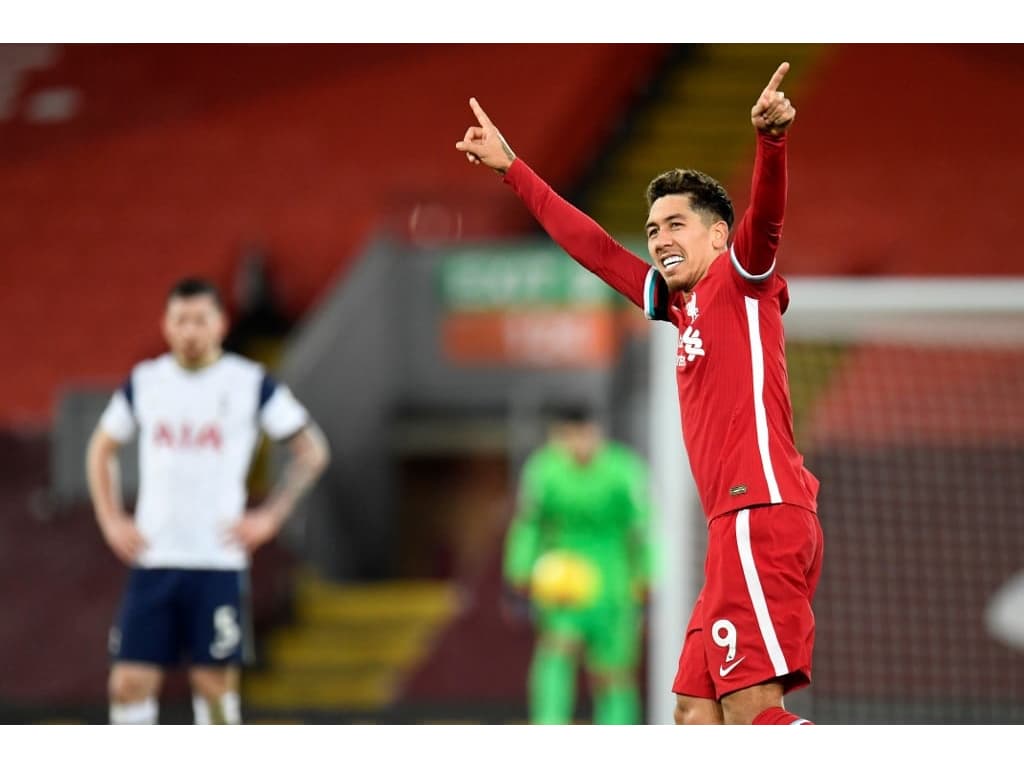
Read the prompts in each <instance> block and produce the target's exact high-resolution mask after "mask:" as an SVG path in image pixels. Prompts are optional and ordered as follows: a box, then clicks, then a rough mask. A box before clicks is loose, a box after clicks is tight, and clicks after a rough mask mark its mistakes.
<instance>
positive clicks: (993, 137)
mask: <svg viewBox="0 0 1024 768" xmlns="http://www.w3.org/2000/svg"><path fill="white" fill-rule="evenodd" d="M783 60H788V61H789V62H790V63H791V65H792V68H791V71H790V74H789V75H788V76H787V78H786V82H785V86H784V89H785V92H786V94H787V95H788V96H790V98H791V99H792V100H793V102H794V104H795V106H796V107H797V110H798V117H797V121H796V123H795V125H794V128H793V130H792V137H791V141H790V160H789V163H790V202H789V207H788V213H787V219H786V231H785V236H784V238H783V246H782V250H781V252H780V265H781V269H782V272H783V274H784V275H785V276H786V277H787V278H790V279H791V282H792V284H793V297H794V299H793V310H794V315H793V317H794V320H793V323H794V327H793V333H792V335H791V336H790V339H789V341H790V351H789V354H790V377H791V386H792V390H793V398H794V409H795V420H796V429H797V437H798V442H799V444H800V446H801V448H802V450H803V452H804V453H805V456H806V459H807V464H808V466H809V468H810V469H811V470H812V471H813V472H814V473H815V474H816V475H817V476H818V477H819V478H820V479H821V481H822V491H821V497H820V506H821V510H820V514H821V519H822V524H823V527H824V530H825V534H826V542H827V547H826V559H825V569H824V574H823V577H822V584H821V587H820V591H819V594H818V598H817V601H816V606H815V607H816V612H817V617H818V641H817V647H816V658H815V681H814V685H813V686H812V690H811V691H810V692H808V693H807V694H802V695H804V696H805V698H804V699H803V700H802V707H801V708H800V709H799V710H798V711H800V712H801V714H803V715H805V716H807V717H810V718H811V719H814V720H815V721H817V722H822V723H844V722H864V723H871V722H942V723H945V722H949V723H990V722H991V723H999V722H1020V721H1021V720H1022V719H1024V699H1022V695H1024V688H1022V683H1024V655H1022V654H1024V640H1022V639H1021V633H1020V629H1019V625H1020V623H1021V622H1020V621H1019V620H1017V619H1016V618H1015V617H1019V616H1021V615H1024V608H1022V607H1021V605H1020V603H1015V602H1014V595H1015V594H1016V593H1015V592H1013V591H1012V590H1010V591H1007V590H1006V588H1007V585H1009V586H1013V583H1014V576H1015V575H1016V574H1017V573H1018V572H1019V571H1021V570H1024V508H1022V505H1021V498H1022V492H1024V452H1022V448H1024V391H1022V385H1024V384H1022V383H1024V322H1022V321H1024V314H1021V307H1022V302H1021V299H1020V297H1021V293H1020V292H1019V291H1018V288H1019V287H1020V286H1021V285H1024V284H1022V283H1019V282H1018V281H1019V280H1020V279H1021V276H1022V272H1024V269H1022V267H1021V263H1022V258H1021V257H1022V254H1021V252H1020V246H1019V242H1020V239H1019V236H1018V235H1019V230H1020V210H1021V208H1022V204H1024V193H1022V191H1021V184H1020V173H1019V169H1021V168H1024V143H1022V142H1021V141H1020V130H1021V129H1020V126H1021V122H1022V119H1024V106H1022V105H1024V47H1022V46H1019V45H933V44H907V45H895V44H893V45H889V44H877V45H876V44H871V45H868V44H840V45H827V44H814V45H810V44H799V45H797V44H794V45H785V44H692V45H662V44H511V43H510V44H488V45H483V44H480V45H477V44H457V45H456V44H453V45H447V44H365V45H364V44H337V45H213V44H211V45H184V44H182V45H178V44H160V45H134V44H118V45H99V44H79V45H44V44H7V45H0V200H2V205H0V264H2V271H0V275H2V277H0V333H2V335H3V336H2V347H0V348H2V349H3V351H4V356H5V359H6V374H5V375H4V376H3V377H0V608H2V610H0V670H2V671H0V720H2V721H4V722H32V723H41V722H65V721H71V722H96V723H99V722H105V721H106V716H107V715H106V694H105V684H106V674H107V656H106V638H107V630H108V628H109V626H110V623H111V620H112V618H113V616H114V611H115V609H116V606H117V601H118V599H119V597H120V592H121V588H122V585H123V579H124V576H125V571H124V569H123V567H122V566H121V565H120V563H119V562H118V561H117V560H116V559H115V557H114V556H113V555H112V554H111V552H110V551H109V550H108V549H107V548H106V546H105V545H104V543H103V540H102V538H101V536H100V533H99V531H98V529H97V527H96V525H95V522H94V518H93V513H92V509H91V506H90V504H89V502H88V496H87V491H86V486H85V477H84V450H85V444H86V440H87V438H88V435H89V433H90V432H91V430H92V429H93V427H94V426H95V423H96V420H97V419H98V417H99V413H100V411H101V409H102V408H103V406H104V405H105V403H106V401H107V399H108V397H109V395H110V393H111V391H112V390H113V388H114V387H115V386H117V385H118V384H119V383H120V381H122V380H123V378H124V377H125V376H126V374H127V373H128V371H129V370H130V368H131V366H132V365H133V364H134V363H135V362H137V361H138V360H140V359H142V358H145V357H150V356H155V355H158V354H160V353H161V352H162V351H163V350H164V346H163V342H162V339H161V336H160V332H159V320H160V316H161V313H162V310H163V305H164V299H165V296H166V292H167V290H168V289H169V287H170V285H171V284H172V283H173V282H174V281H175V280H177V279H178V278H179V277H182V276H184V275H186V274H196V273H198V274H202V275H206V276H208V277H209V278H211V279H212V280H213V281H214V282H216V283H217V284H218V285H219V286H220V287H221V289H222V290H223V292H224V294H225V296H226V297H227V300H228V304H229V309H230V312H231V317H232V322H233V328H232V333H231V336H230V337H229V339H228V342H227V346H228V347H229V348H231V349H234V350H236V351H239V352H241V353H243V354H246V355H249V356H250V357H253V358H255V359H258V360H260V361H262V362H264V363H265V364H266V365H267V366H268V367H269V368H270V369H271V370H272V371H274V373H275V374H276V375H277V376H278V377H279V378H280V379H282V380H284V381H285V382H287V383H288V384H289V385H290V386H291V387H292V388H293V389H294V390H295V392H296V393H297V395H298V396H299V398H300V399H301V400H302V401H303V402H304V403H306V404H307V405H308V407H309V408H310V410H311V412H312V413H313V415H314V417H315V418H316V420H317V421H318V422H319V424H320V425H322V427H323V428H324V430H325V432H326V433H327V436H328V439H329V440H330V442H331V445H332V448H333V463H332V465H331V467H330V468H329V469H328V471H327V473H326V474H325V476H324V478H323V479H322V480H321V481H320V483H319V484H318V486H317V488H316V489H315V491H314V492H313V493H312V494H311V496H310V497H309V498H308V499H307V500H306V501H305V502H304V504H303V505H302V508H301V509H300V510H299V511H298V513H297V514H296V516H295V518H294V519H293V520H292V521H291V522H290V524H289V526H288V528H287V529H286V530H285V531H284V533H283V535H282V536H281V537H280V538H279V539H278V540H277V541H276V542H274V543H273V544H271V545H268V546H267V547H266V548H265V549H263V550H261V551H260V552H258V554H257V556H256V558H255V563H254V568H253V604H254V619H255V629H256V641H257V647H256V650H257V658H256V662H255V664H254V665H253V667H252V668H250V669H249V670H248V671H247V672H246V674H245V677H244V683H243V711H244V713H245V715H246V717H247V719H248V720H249V721H250V722H308V723H317V722H342V723H355V722H360V723H362V722H366V723H373V722H390V723H419V722H466V723H473V722H490V723H502V722H523V721H524V720H525V717H526V703H525V678H526V667H527V663H528V661H529V656H530V653H531V650H532V643H533V635H532V632H531V629H530V627H529V626H527V625H523V624H510V623H508V622H507V621H505V620H504V619H503V617H502V615H501V612H500V610H499V601H498V597H499V592H500V579H499V574H500V557H501V547H502V543H503V539H504V535H505V532H506V528H507V525H508V521H509V518H510V515H511V512H512V508H513V503H514V495H515V487H516V483H517V482H518V471H519V468H520V466H521V463H522V461H523V459H524V457H525V455H526V453H527V452H528V451H529V450H530V449H532V448H533V447H536V445H538V444H539V442H540V441H541V439H542V438H543V436H544V433H543V429H542V424H541V422H540V416H539V407H540V405H541V403H542V402H543V401H544V400H545V399H546V398H548V397H550V396H552V395H567V394H571V395H576V396H579V397H583V398H586V399H589V400H590V401H591V402H594V403H596V404H598V406H599V408H600V410H601V413H602V416H603V419H604V421H605V425H606V428H607V430H608V432H609V433H610V434H611V435H612V436H614V437H616V438H618V439H620V440H623V441H625V442H628V443H630V444H631V445H633V446H634V447H636V448H637V449H638V450H640V451H641V452H643V453H645V454H648V455H650V456H651V458H652V459H653V458H655V457H654V456H653V453H654V452H655V450H656V449H655V448H653V447H652V445H653V442H652V429H651V424H652V423H653V424H660V423H662V421H664V420H667V421H668V423H670V424H671V425H672V426H671V428H672V429H673V430H676V432H675V434H678V432H677V430H678V413H677V405H676V401H675V396H674V394H671V396H670V397H669V398H668V399H667V400H666V398H663V397H661V398H657V402H655V400H656V398H655V397H654V396H653V394H652V393H655V392H657V391H658V390H657V389H656V388H655V387H654V386H653V382H652V370H654V369H653V368H652V365H651V362H650V360H651V354H650V353H651V347H652V339H651V331H650V329H649V327H648V326H647V325H646V324H645V322H644V321H643V320H642V317H641V313H640V312H639V311H638V310H635V309H634V308H632V307H631V306H627V305H626V304H625V303H624V302H623V301H622V300H620V299H619V298H618V297H617V296H615V295H614V294H612V293H611V292H610V291H609V290H607V289H605V288H604V286H603V285H602V284H600V283H599V282H597V281H596V280H595V279H592V278H591V276H590V275H589V274H588V273H585V272H584V271H583V270H581V269H580V268H579V267H577V266H576V265H575V264H574V263H573V262H571V261H570V260H568V259H567V258H566V257H565V256H564V255H562V254H561V253H560V252H559V251H558V250H557V249H555V248H553V247H552V246H551V244H550V242H549V241H548V240H547V239H546V238H545V237H544V236H543V233H542V232H541V231H540V230H539V229H538V228H537V226H536V225H535V224H534V222H533V220H532V219H531V218H530V217H529V215H528V214H527V213H526V211H525V209H524V208H523V207H522V205H521V204H520V202H519V200H518V199H517V198H516V197H515V195H514V194H512V192H511V191H510V190H508V189H507V188H505V187H504V185H502V184H501V182H500V180H499V179H498V178H497V177H496V176H495V175H494V174H493V173H491V172H489V171H487V170H486V169H482V168H477V167H473V166H470V165H469V164H468V163H467V162H466V160H465V158H464V157H463V156H461V155H459V154H458V153H457V152H456V151H455V150H454V148H453V145H454V142H455V141H456V140H458V139H460V138H461V137H462V135H463V133H464V132H465V130H466V127H467V126H468V125H470V123H471V122H472V120H471V118H472V115H471V112H470V110H469V108H468V106H467V100H468V98H469V97H470V96H476V97H477V98H478V99H479V100H480V102H481V104H482V105H483V107H484V109H486V110H487V111H488V113H489V114H490V116H491V117H492V119H493V120H494V121H495V123H496V124H497V125H498V126H499V127H500V128H501V130H502V132H503V134H504V135H505V136H506V138H507V139H508V140H509V142H510V144H511V145H512V147H513V148H514V149H515V150H516V152H517V153H518V154H519V155H520V156H521V157H522V158H523V159H524V160H526V161H527V162H528V163H530V164H531V166H532V167H533V168H534V169H535V170H537V171H538V173H540V174H541V175H542V176H543V177H544V178H545V179H546V180H547V181H549V182H550V183H551V184H552V186H553V187H554V188H555V189H556V190H558V191H560V192H561V193H562V194H563V195H564V196H566V197H567V198H569V199H570V200H571V201H572V202H574V203H575V204H577V205H578V206H580V207H581V208H583V209H584V210H586V211H587V212H588V213H590V214H591V215H593V216H594V218H596V219H597V220H598V221H599V222H600V223H602V224H603V225H604V226H605V228H606V229H608V230H609V231H610V232H611V233H612V234H614V235H615V236H616V237H617V238H619V239H620V240H621V241H622V242H624V243H626V244H627V245H629V246H631V247H633V248H634V250H635V251H636V252H638V253H641V254H642V253H645V248H644V245H643V242H642V224H643V221H644V217H645V215H646V208H645V205H644V201H643V193H644V189H645V187H646V183H647V181H648V180H649V179H650V178H651V177H652V176H654V175H656V174H657V173H659V172H660V171H662V170H665V169H667V168H671V167H696V168H700V169H702V170H704V171H707V172H708V173H710V174H712V175H713V176H716V177H717V178H719V179H720V180H722V181H723V182H724V183H725V184H726V186H727V188H728V189H729V190H730V191H731V193H732V195H733V198H734V203H735V204H736V207H737V210H738V211H742V209H743V208H744V207H745V205H746V200H747V195H748V191H749V179H750V174H751V163H752V159H753V149H754V137H753V129H752V128H751V126H750V123H749V110H750V107H751V105H752V104H753V102H754V100H755V99H756V97H757V95H758V94H759V93H760V90H761V89H762V88H763V87H764V84H765V83H766V82H767V80H768V78H769V77H770V75H771V73H772V72H773V71H774V70H775V68H776V67H777V66H778V64H779V63H780V62H781V61H783ZM951 95H952V96H951ZM805 299H806V301H805V311H804V314H800V310H799V306H800V303H801V301H804V300H805ZM815 312H817V313H818V314H814V313H815ZM872 319H874V320H877V321H878V322H877V323H873V324H872V323H869V324H868V325H867V326H865V320H872ZM788 322H789V321H788V320H787V323H788ZM788 328H789V326H788V325H787V329H788ZM670 354H671V353H670ZM659 414H662V416H659ZM658 419H661V420H662V421H659V420H658ZM677 446H678V450H679V451H680V455H681V451H682V446H681V441H680V442H679V443H677ZM130 448H131V449H134V446H130ZM278 461H279V455H278V454H277V452H276V450H275V449H274V448H273V447H271V446H266V445H265V446H263V448H261V450H260V452H259V454H258V455H257V458H256V462H255V464H254V468H253V472H252V476H251V478H250V490H251V493H252V496H253V498H254V499H256V498H258V497H259V496H260V495H261V494H264V493H266V492H267V490H268V483H269V482H270V480H271V479H272V477H273V473H274V469H275V466H276V465H277V462H278ZM123 462H124V466H125V469H126V471H125V477H124V485H125V492H126V494H127V496H128V498H129V500H130V499H131V498H132V493H133V491H134V488H135V485H134V484H135V482H136V475H135V471H134V467H135V461H134V455H133V451H132V450H127V451H126V452H125V454H124V456H123ZM659 498H662V499H663V503H662V504H661V506H662V509H661V510H660V513H661V514H662V515H664V516H667V517H668V518H670V519H673V520H676V521H677V522H676V525H680V526H683V527H688V528H694V527H695V528H694V530H696V534H694V533H693V531H689V532H688V533H687V534H686V535H685V536H682V535H681V536H680V537H679V540H678V541H672V542H669V552H670V553H671V552H673V551H675V550H674V549H673V548H674V547H675V546H676V545H677V544H678V545H679V546H686V547H689V549H688V550H687V551H686V552H685V553H684V554H683V557H684V559H685V562H686V563H687V564H688V565H687V566H686V568H687V572H686V573H685V574H684V577H685V578H687V579H693V578H696V577H697V575H699V567H700V556H701V554H700V549H699V548H700V546H701V541H702V538H701V533H700V529H701V527H702V517H701V515H700V512H699V510H698V509H695V508H692V505H691V504H687V503H683V502H682V501H679V502H678V503H675V502H674V501H673V499H672V497H671V495H669V496H668V498H667V499H665V498H664V494H663V495H662V496H661V497H659ZM666 508H668V509H666ZM684 542H693V543H692V544H690V543H684ZM691 571H692V572H691ZM691 583H692V582H691ZM664 594H665V595H667V597H661V598H659V599H673V598H672V595H675V594H677V593H675V592H674V591H673V590H672V589H668V590H667V592H665V593H664ZM1007 606H1008V607H1007ZM688 607H689V606H688V604H687V605H686V606H685V607H683V606H679V610H688ZM658 632H660V633H661V640H662V641H663V642H662V645H663V646H664V647H666V648H672V649H675V650H673V651H672V654H673V655H672V657H671V658H669V659H668V660H667V664H668V667H669V668H670V669H672V670H674V665H675V655H674V654H675V653H677V652H678V647H679V643H680V642H681V638H682V627H681V626H680V627H678V629H677V630H675V631H673V630H672V629H668V630H666V629H664V628H660V629H659V630H658ZM666 632H667V633H668V634H667V635H666ZM648 633H649V634H651V633H650V629H649V628H648ZM656 639H657V638H654V637H651V638H650V640H651V645H650V646H649V647H651V648H654V647H658V643H656V642H655V640H656ZM652 661H653V660H652V659H651V658H650V657H649V655H648V657H647V658H645V662H644V669H643V670H642V671H641V672H642V674H643V685H644V690H645V694H647V695H648V696H650V694H651V693H652V690H654V689H652V688H651V685H652V684H651V683H650V682H649V679H648V675H647V672H648V668H649V667H651V666H653V664H652ZM665 663H666V660H665V659H659V660H658V667H659V668H661V666H662V665H664V664H665ZM670 685H671V678H670V677H669V678H668V679H657V680H656V681H655V683H654V686H655V688H656V689H657V691H660V690H661V689H664V691H666V692H667V691H668V689H669V687H670ZM580 692H581V699H580V704H579V718H580V720H581V721H586V719H587V718H588V717H589V698H588V692H587V687H586V681H585V680H581V691H580ZM648 715H649V719H650V721H659V718H658V717H656V715H655V713H654V711H653V709H652V710H651V711H649V713H648ZM161 716H162V718H163V719H164V720H165V721H168V722H189V721H190V718H191V711H190V703H189V698H188V694H187V690H186V688H185V684H184V677H183V675H172V676H171V678H170V680H169V685H168V688H167V690H166V691H165V694H164V697H163V705H162V712H161Z"/></svg>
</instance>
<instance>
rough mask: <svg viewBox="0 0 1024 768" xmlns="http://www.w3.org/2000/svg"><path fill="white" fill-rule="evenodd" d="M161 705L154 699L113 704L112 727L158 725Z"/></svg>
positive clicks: (111, 707)
mask: <svg viewBox="0 0 1024 768" xmlns="http://www.w3.org/2000/svg"><path fill="white" fill-rule="evenodd" d="M159 712H160V705H159V704H158V703H157V700H156V699H155V698H153V697H150V698H148V699H142V700H141V701H129V702H128V703H126V704H116V703H111V705H110V724H111V725H156V721H157V715H158V714H159Z"/></svg>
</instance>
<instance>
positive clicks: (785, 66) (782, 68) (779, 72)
mask: <svg viewBox="0 0 1024 768" xmlns="http://www.w3.org/2000/svg"><path fill="white" fill-rule="evenodd" d="M787 72H789V62H788V61H784V62H782V63H781V64H780V65H779V68H778V69H776V70H775V74H774V75H772V79H771V80H769V81H768V85H766V86H765V89H764V92H765V93H771V92H772V91H777V90H779V86H780V85H782V78H784V77H785V76H786V73H787Z"/></svg>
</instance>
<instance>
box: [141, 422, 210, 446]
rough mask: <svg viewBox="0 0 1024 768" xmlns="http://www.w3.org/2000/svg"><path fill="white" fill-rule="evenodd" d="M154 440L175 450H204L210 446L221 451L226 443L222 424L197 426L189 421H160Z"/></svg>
mask: <svg viewBox="0 0 1024 768" xmlns="http://www.w3.org/2000/svg"><path fill="white" fill-rule="evenodd" d="M153 442H154V443H156V444H157V445H159V446H162V447H164V448H171V449H175V450H186V451H187V450H202V449H206V448H209V449H211V450H214V451H219V450H220V449H221V446H222V445H224V436H223V435H222V434H221V431H220V425H218V424H203V425H201V426H195V425H193V424H189V423H188V422H182V423H181V424H170V423H168V422H166V421H158V422H157V423H156V426H155V427H154V428H153Z"/></svg>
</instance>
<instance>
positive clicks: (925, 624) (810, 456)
mask: <svg viewBox="0 0 1024 768" xmlns="http://www.w3.org/2000/svg"><path fill="white" fill-rule="evenodd" d="M789 283H790V294H791V303H790V308H789V310H788V311H787V313H786V315H785V324H786V336H787V352H788V372H789V379H790V389H791V394H792V398H793V408H794V428H795V432H796V437H797V442H798V446H799V448H800V449H801V451H802V453H803V454H804V458H805V462H806V465H807V467H808V468H809V469H810V470H811V471H812V472H813V473H814V474H815V475H816V476H817V477H818V478H819V479H820V481H821V490H820V493H819V498H818V501H819V515H820V518H821V523H822V528H823V530H824V532H825V562H824V569H823V573H822V578H821V582H820V585H819V589H818V593H817V596H816V598H815V602H814V609H815V616H816V623H817V638H816V646H815V657H814V681H813V683H812V686H811V687H810V689H809V690H808V691H807V692H805V693H802V694H799V696H800V699H799V706H797V705H796V704H795V703H792V704H791V702H790V699H789V698H787V704H791V707H792V709H794V710H795V711H798V712H799V713H800V714H801V715H804V716H806V717H809V718H811V719H812V720H814V721H816V722H819V723H1013V722H1021V721H1022V720H1024V698H1022V693H1024V281H1018V280H970V279H964V280H945V279H942V280H939V279H922V280H911V279H877V280H876V279H842V280H840V279H791V280H790V281H789ZM660 325H664V326H665V328H664V329H658V330H657V331H656V332H655V333H654V334H653V336H652V345H651V346H652V357H651V360H652V377H651V382H652V384H651V386H652V389H651V422H650V424H651V456H652V471H653V475H654V487H655V494H656V498H657V499H658V506H659V516H660V520H659V524H660V526H661V533H662V535H661V537H660V541H661V542H662V546H663V551H662V553H661V556H662V562H663V563H664V565H665V567H664V568H663V569H662V581H661V583H660V585H659V587H658V590H657V591H656V592H655V604H654V609H653V610H654V614H653V615H652V632H651V645H650V665H649V669H650V673H651V678H650V685H649V690H650V701H649V720H650V721H651V722H671V704H672V702H671V700H670V694H669V695H666V690H667V688H668V687H669V685H667V684H666V680H668V681H669V682H670V681H671V679H672V676H673V675H674V672H675V663H676V659H677V656H678V651H679V647H680V644H681V642H682V634H683V633H682V629H683V628H684V627H685V622H686V619H687V618H688V613H689V608H690V605H691V603H692V600H693V598H694V596H695V595H696V592H697V590H698V589H699V585H700V582H701V580H702V566H703V556H704V542H705V538H706V529H705V527H704V523H703V515H702V514H701V512H700V509H699V506H698V505H697V501H696V494H695V491H694V490H693V488H692V486H691V485H690V483H692V478H691V476H690V474H689V468H688V466H687V465H686V464H685V456H684V455H682V445H681V440H680V437H679V432H678V401H677V399H676V396H675V391H674V387H675V382H674V376H673V370H672V368H673V362H674V354H675V353H674V347H675V329H673V328H671V327H670V326H667V325H666V324H660ZM1018 576H1019V578H1018Z"/></svg>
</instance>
